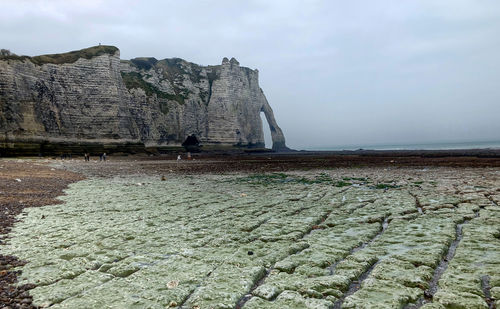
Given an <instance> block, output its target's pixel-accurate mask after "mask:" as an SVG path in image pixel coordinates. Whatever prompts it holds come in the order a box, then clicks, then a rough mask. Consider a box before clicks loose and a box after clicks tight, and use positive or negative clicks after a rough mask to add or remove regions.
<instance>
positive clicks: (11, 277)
mask: <svg viewBox="0 0 500 309" xmlns="http://www.w3.org/2000/svg"><path fill="white" fill-rule="evenodd" d="M81 179H83V177H82V176H81V175H78V174H75V173H72V172H66V171H62V170H57V169H54V168H51V167H49V166H47V165H46V164H43V163H40V162H36V161H33V160H15V159H9V160H0V212H1V218H2V219H1V221H0V243H2V242H4V241H5V239H6V238H7V237H8V233H9V231H10V229H11V227H12V225H13V224H14V222H15V221H16V216H17V215H18V214H20V213H21V212H22V210H23V208H24V207H38V206H43V205H49V204H57V203H60V201H59V200H57V199H55V198H56V197H57V196H60V195H62V194H63V190H64V188H66V187H67V185H68V184H70V183H72V182H75V181H78V180H81ZM25 263H26V261H20V260H19V259H17V258H16V257H15V256H8V255H3V254H0V308H33V306H32V305H31V297H30V296H29V294H28V292H27V291H28V290H29V289H31V288H32V286H30V285H23V286H15V283H16V281H17V275H18V273H17V272H16V271H13V270H12V268H13V267H16V266H19V265H23V264H25Z"/></svg>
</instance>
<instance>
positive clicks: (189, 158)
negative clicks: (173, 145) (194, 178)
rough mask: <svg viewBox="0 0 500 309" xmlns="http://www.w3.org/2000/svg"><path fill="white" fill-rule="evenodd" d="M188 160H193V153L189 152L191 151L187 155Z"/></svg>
mask: <svg viewBox="0 0 500 309" xmlns="http://www.w3.org/2000/svg"><path fill="white" fill-rule="evenodd" d="M187 159H188V160H192V158H191V152H189V151H188V153H187Z"/></svg>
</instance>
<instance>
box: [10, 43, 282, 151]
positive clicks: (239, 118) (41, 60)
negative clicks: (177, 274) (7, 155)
mask: <svg viewBox="0 0 500 309" xmlns="http://www.w3.org/2000/svg"><path fill="white" fill-rule="evenodd" d="M261 112H263V113H264V114H265V116H266V119H267V121H268V123H269V126H270V129H271V134H272V139H273V149H275V150H284V149H286V146H285V139H284V136H283V133H282V131H281V129H280V128H279V127H278V125H277V123H276V121H275V119H274V115H273V111H272V109H271V107H270V106H269V104H268V102H267V100H266V97H265V96H264V93H263V92H262V89H261V88H260V87H259V83H258V71H257V70H251V69H249V68H246V67H240V65H239V63H238V61H236V59H234V58H233V59H231V60H228V59H227V58H224V60H223V61H222V64H221V65H216V66H206V67H204V66H199V65H196V64H194V63H190V62H187V61H184V60H182V59H178V58H174V59H164V60H156V59H155V58H136V59H132V60H129V61H128V60H120V52H119V50H118V49H117V48H115V47H112V46H96V47H91V48H88V49H84V50H81V51H75V52H70V53H66V54H56V55H44V56H37V57H32V58H31V57H25V56H16V55H12V54H8V55H3V56H0V149H1V150H3V152H6V151H7V150H8V149H11V150H12V149H15V148H16V147H17V149H23V151H27V150H30V151H32V152H34V153H36V152H44V151H46V152H58V151H64V150H72V151H74V152H79V151H85V150H86V149H91V151H92V150H94V149H95V150H96V151H98V150H99V149H100V148H104V149H118V150H120V151H126V150H127V149H128V150H130V149H133V150H140V148H141V147H144V146H146V147H162V146H180V145H181V144H182V142H183V141H184V140H185V139H186V137H187V136H189V135H193V134H194V135H195V136H196V137H197V138H198V140H200V142H201V143H202V144H204V145H219V146H238V147H263V146H264V137H263V126H262V121H261V118H260V113H261ZM54 145H65V146H63V147H55V146H54ZM87 151H88V150H87ZM7 152H8V151H7ZM28 152H29V151H28Z"/></svg>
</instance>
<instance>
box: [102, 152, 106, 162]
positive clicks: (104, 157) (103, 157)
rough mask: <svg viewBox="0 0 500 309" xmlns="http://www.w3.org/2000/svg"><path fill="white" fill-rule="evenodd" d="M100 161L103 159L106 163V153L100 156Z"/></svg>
mask: <svg viewBox="0 0 500 309" xmlns="http://www.w3.org/2000/svg"><path fill="white" fill-rule="evenodd" d="M102 159H103V160H104V161H106V153H103V154H102Z"/></svg>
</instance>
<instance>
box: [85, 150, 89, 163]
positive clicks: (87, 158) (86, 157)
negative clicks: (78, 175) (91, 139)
mask: <svg viewBox="0 0 500 309" xmlns="http://www.w3.org/2000/svg"><path fill="white" fill-rule="evenodd" d="M84 156H85V161H90V155H89V154H88V153H87V152H86V153H85V155H84Z"/></svg>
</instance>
